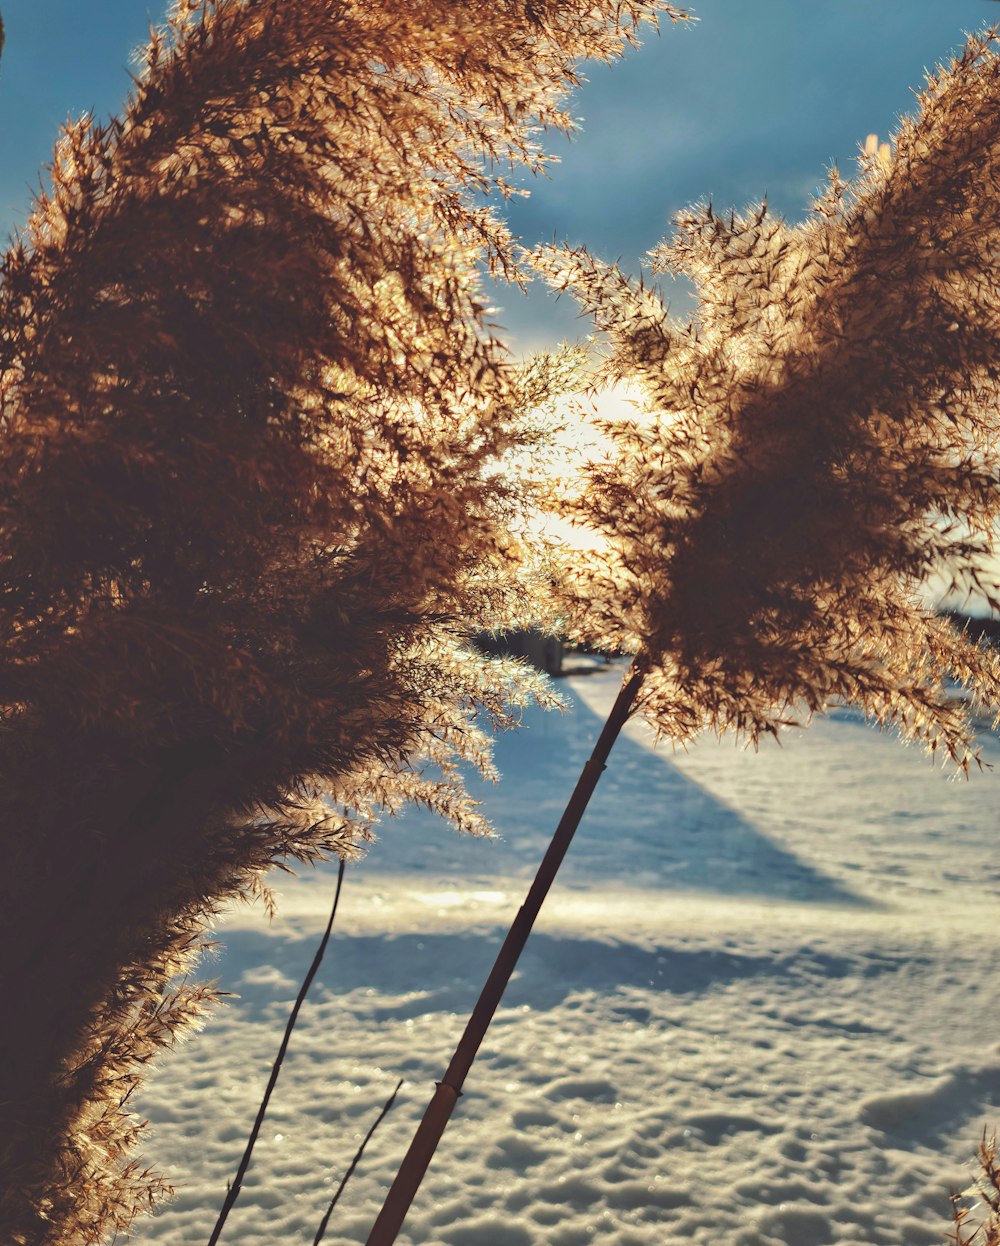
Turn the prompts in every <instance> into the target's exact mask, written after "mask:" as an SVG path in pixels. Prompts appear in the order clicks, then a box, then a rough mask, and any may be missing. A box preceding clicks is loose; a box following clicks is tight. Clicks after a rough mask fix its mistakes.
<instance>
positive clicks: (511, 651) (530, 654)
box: [473, 627, 563, 675]
mask: <svg viewBox="0 0 1000 1246" xmlns="http://www.w3.org/2000/svg"><path fill="white" fill-rule="evenodd" d="M473 643H474V644H475V646H476V648H477V649H479V650H481V651H482V652H483V653H490V654H493V656H494V657H511V658H524V659H525V660H526V661H527V662H530V663H531V665H532V666H534V667H536V668H537V669H538V670H540V671H545V673H546V674H547V675H561V674H562V664H563V641H562V639H561V637H559V636H547V635H546V634H545V633H544V632H541V631H539V630H538V628H537V627H524V628H518V629H517V630H515V631H512V632H479V633H478V634H477V635H476V636H475V637H474V638H473Z"/></svg>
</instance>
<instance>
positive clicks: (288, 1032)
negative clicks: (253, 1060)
mask: <svg viewBox="0 0 1000 1246" xmlns="http://www.w3.org/2000/svg"><path fill="white" fill-rule="evenodd" d="M343 883H344V861H343V859H341V862H340V868H339V869H338V871H337V890H336V893H335V894H334V897H333V908H332V909H331V910H330V920H329V921H328V922H327V923H326V930H324V931H323V937H322V939H320V941H319V946H318V947H317V949H316V955H315V956H314V957H313V959H312V964H311V965H310V966H309V972H308V973H307V974H306V976H305V978H304V979H303V980H302V985H301V986H300V987H299V993H298V995H297V996H296V999H295V1003H294V1004H293V1005H292V1011H291V1012H290V1013H289V1016H288V1022H287V1024H286V1025H285V1033H284V1037H283V1038H282V1040H281V1046H280V1047H279V1048H278V1054H277V1055H276V1056H275V1058H274V1064H273V1065H272V1066H271V1076H270V1077H269V1078H268V1079H267V1087H266V1089H265V1091H264V1097H263V1098H262V1099H261V1101H260V1107H259V1108H258V1109H257V1119H256V1120H255V1121H254V1123H253V1128H252V1129H251V1130H250V1137H249V1138H248V1140H247V1145H246V1149H245V1150H244V1152H243V1158H242V1159H241V1160H240V1166H239V1168H237V1170H236V1176H235V1177H234V1178H233V1181H232V1184H231V1185H230V1186H229V1188H228V1189H227V1190H226V1201H225V1202H224V1203H223V1204H222V1210H221V1211H220V1212H219V1218H218V1220H217V1221H216V1222H215V1228H214V1229H213V1230H212V1236H211V1237H210V1238H209V1239H208V1246H215V1243H216V1242H217V1241H218V1240H219V1235H220V1234H221V1233H222V1229H223V1226H224V1225H225V1223H226V1220H227V1218H228V1216H229V1213H230V1211H232V1209H233V1204H234V1203H235V1202H236V1200H237V1199H238V1198H239V1196H240V1188H241V1187H242V1185H243V1178H244V1176H245V1175H246V1171H247V1169H248V1168H249V1167H250V1156H251V1155H252V1154H253V1149H254V1145H255V1144H256V1142H257V1135H258V1134H259V1133H260V1127H261V1125H263V1123H264V1114H265V1112H266V1111H267V1105H268V1103H270V1101H271V1092H272V1091H273V1090H274V1087H275V1083H276V1082H277V1080H278V1074H279V1073H280V1072H281V1066H282V1064H284V1062H285V1052H286V1051H287V1050H288V1043H289V1040H290V1039H291V1037H292V1030H294V1029H295V1022H296V1021H297V1020H298V1016H299V1011H300V1009H301V1008H302V1005H303V1003H304V1002H305V998H306V994H307V993H308V991H309V987H310V986H311V985H312V980H313V978H315V977H316V973H317V970H318V969H319V967H320V963H321V961H322V960H323V953H324V952H325V951H326V945H327V944H328V943H329V942H330V932H331V931H332V930H333V921H334V918H335V917H336V916H337V905H338V904H339V902H340V889H341V887H342V886H343Z"/></svg>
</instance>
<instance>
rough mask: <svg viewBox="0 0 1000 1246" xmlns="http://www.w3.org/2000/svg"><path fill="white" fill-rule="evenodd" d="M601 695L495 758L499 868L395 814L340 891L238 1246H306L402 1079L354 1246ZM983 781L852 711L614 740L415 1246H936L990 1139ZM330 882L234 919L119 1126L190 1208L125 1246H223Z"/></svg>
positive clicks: (370, 1166)
mask: <svg viewBox="0 0 1000 1246" xmlns="http://www.w3.org/2000/svg"><path fill="white" fill-rule="evenodd" d="M620 678H621V670H620V668H617V669H616V668H602V667H600V666H594V667H592V668H591V667H585V668H584V669H582V670H581V671H580V672H579V673H578V674H575V675H571V676H570V677H569V678H568V679H566V680H564V681H563V687H564V689H565V691H566V692H567V696H568V697H569V699H570V701H571V705H572V709H571V712H569V713H567V714H565V715H555V714H551V715H543V714H541V713H539V714H537V715H532V716H530V717H529V718H528V719H527V720H526V722H525V725H524V727H523V728H522V730H521V731H520V732H518V733H516V734H513V735H510V736H507V737H504V738H502V739H501V740H500V741H499V742H498V750H497V751H498V760H499V764H500V767H501V769H502V771H503V773H504V776H505V778H504V780H503V782H502V783H501V785H500V786H499V787H498V788H496V789H488V790H487V791H485V792H484V796H485V798H486V800H487V801H488V805H487V809H488V812H490V813H491V815H492V817H493V819H494V821H495V823H496V825H497V827H498V830H499V831H500V833H501V835H502V839H501V840H498V841H481V840H461V839H460V838H458V837H457V836H456V835H455V833H454V832H452V831H450V830H448V829H446V828H444V827H443V826H440V825H438V824H436V823H435V822H434V821H433V820H432V819H430V818H429V817H424V816H420V815H418V814H410V815H407V816H406V817H404V818H401V819H399V820H398V821H395V822H391V823H390V824H388V825H387V826H386V827H385V831H384V834H383V836H382V838H381V839H380V840H379V841H378V842H377V843H376V844H375V845H374V846H373V847H372V849H371V851H370V853H369V855H368V857H367V859H366V860H365V861H364V862H363V863H361V864H359V865H356V866H351V867H349V868H348V871H347V875H346V879H345V884H344V893H343V897H342V901H341V908H340V913H339V915H338V919H337V926H336V929H335V934H334V938H333V941H332V943H331V946H330V948H329V950H328V953H327V959H326V961H325V962H324V965H323V968H322V970H321V972H320V976H319V978H318V979H317V981H316V983H315V985H314V988H313V991H312V994H311V996H310V999H309V1002H308V1003H307V1004H306V1006H305V1008H304V1009H303V1013H302V1016H301V1018H300V1022H299V1028H298V1029H297V1031H296V1033H295V1036H294V1037H293V1039H292V1045H291V1048H290V1052H289V1058H288V1060H287V1062H286V1065H285V1069H284V1071H283V1074H282V1078H281V1080H280V1081H279V1083H278V1089H277V1092H276V1095H275V1098H274V1100H273V1101H272V1107H271V1110H270V1113H269V1115H268V1117H267V1120H266V1122H265V1125H264V1130H263V1132H262V1135H261V1139H260V1142H259V1143H258V1147H257V1150H256V1153H255V1158H254V1162H253V1164H252V1166H251V1169H250V1171H249V1173H248V1177H247V1180H246V1183H245V1185H244V1189H243V1192H242V1195H241V1198H240V1201H239V1202H238V1204H237V1207H236V1209H235V1211H234V1212H233V1214H232V1216H231V1217H230V1220H229V1222H228V1226H227V1229H226V1233H225V1234H224V1236H223V1242H224V1243H225V1242H229V1243H233V1246H236V1244H237V1243H239V1246H265V1244H266V1246H272V1244H273V1243H275V1242H281V1243H282V1246H293V1244H295V1243H306V1244H307V1246H308V1243H311V1242H312V1240H313V1235H314V1233H315V1231H316V1227H317V1225H318V1223H319V1220H320V1218H321V1216H322V1214H323V1212H324V1210H325V1208H326V1204H327V1202H328V1201H329V1198H330V1197H331V1195H332V1193H333V1191H334V1190H335V1189H336V1186H337V1184H338V1182H339V1180H340V1178H341V1176H342V1174H343V1172H344V1171H345V1169H346V1167H347V1165H348V1163H349V1162H350V1159H351V1157H352V1156H353V1154H354V1152H355V1150H356V1148H357V1146H358V1144H359V1142H360V1140H361V1138H362V1137H363V1136H364V1134H365V1132H366V1131H367V1129H368V1127H369V1125H370V1124H371V1123H372V1121H373V1120H374V1119H375V1117H376V1115H377V1114H378V1112H379V1110H380V1108H381V1105H382V1104H383V1102H384V1101H385V1099H386V1098H387V1097H388V1095H389V1094H390V1092H391V1091H392V1088H393V1086H394V1085H395V1084H396V1081H397V1080H398V1078H400V1077H403V1078H405V1079H406V1084H405V1085H404V1087H403V1090H402V1091H401V1093H400V1098H399V1100H398V1101H397V1105H396V1107H395V1109H394V1110H393V1112H392V1113H391V1114H390V1116H389V1117H388V1118H387V1119H386V1121H385V1122H384V1123H383V1125H382V1127H381V1129H380V1130H379V1131H378V1132H377V1133H376V1135H375V1137H374V1139H373V1141H372V1143H371V1144H370V1146H369V1148H368V1151H367V1152H366V1155H365V1158H364V1160H363V1162H362V1166H361V1167H360V1169H359V1170H358V1172H357V1173H356V1174H355V1177H354V1178H353V1179H352V1181H351V1183H350V1185H349V1186H348V1188H347V1191H346V1192H345V1195H344V1197H343V1199H342V1200H341V1203H340V1205H339V1206H338V1208H337V1211H336V1212H335V1213H334V1217H333V1219H332V1221H331V1224H330V1227H329V1230H328V1232H327V1236H326V1237H325V1238H324V1241H325V1242H326V1243H328V1244H329V1246H348V1244H350V1246H355V1244H360V1243H363V1242H364V1241H365V1239H366V1237H367V1234H368V1231H369V1229H370V1227H371V1224H372V1222H373V1220H374V1217H375V1215H376V1213H377V1210H378V1208H379V1206H380V1205H381V1199H382V1197H383V1195H384V1191H385V1189H386V1187H387V1185H388V1183H389V1181H390V1180H391V1178H392V1175H393V1173H394V1172H395V1168H396V1165H397V1164H398V1162H399V1160H400V1158H401V1157H402V1154H403V1152H404V1151H405V1148H406V1146H407V1144H408V1142H409V1139H410V1137H411V1136H412V1132H413V1129H414V1127H415V1125H416V1122H417V1120H418V1119H419V1116H420V1114H421V1113H422V1111H423V1108H424V1106H425V1105H426V1102H427V1100H428V1099H429V1097H430V1094H431V1093H432V1090H433V1082H434V1080H435V1078H437V1077H439V1076H440V1075H441V1072H442V1071H443V1069H444V1067H445V1065H446V1064H447V1061H448V1058H449V1057H450V1055H451V1051H452V1049H453V1047H454V1044H455V1042H456V1041H457V1039H458V1037H459V1034H460V1033H461V1029H462V1026H463V1025H464V1021H465V1018H466V1016H467V1014H468V1012H469V1010H470V1009H471V1007H472V1005H473V1004H474V1002H475V999H476V996H477V994H478V991H479V987H480V985H481V983H482V980H483V978H484V977H485V975H486V973H487V971H488V969H489V966H490V964H491V963H492V958H493V956H494V954H495V951H496V949H497V947H498V946H499V942H500V940H501V938H502V935H503V933H504V930H505V928H506V925H507V924H508V922H509V921H510V919H511V918H512V917H513V915H514V913H515V911H516V909H517V907H518V905H519V903H520V901H521V899H522V898H523V893H524V891H525V889H526V886H527V882H528V880H529V879H530V877H531V875H532V874H533V873H534V870H535V867H536V865H537V863H538V860H539V859H540V856H541V854H542V851H543V849H544V845H545V843H546V841H547V839H548V837H549V835H550V834H551V831H552V829H553V827H554V826H555V823H556V821H557V819H558V816H559V813H560V812H561V810H562V807H563V804H564V802H565V799H566V797H567V795H568V793H569V791H570V789H571V787H572V785H573V782H574V781H575V777H576V774H577V773H578V771H579V768H580V766H581V764H582V763H583V761H584V760H585V758H586V756H587V755H588V754H589V751H590V748H591V747H592V744H593V741H594V739H595V738H596V735H597V731H598V730H599V726H600V722H601V720H602V719H603V716H604V714H605V713H606V712H607V709H608V708H609V707H610V704H611V701H612V699H613V697H614V694H615V692H616V690H617V686H618V683H619V681H620ZM983 748H984V760H985V761H986V762H993V763H997V762H1000V742H998V741H997V739H995V738H993V737H989V736H988V737H986V738H985V739H984V741H983ZM998 782H1000V781H998V776H997V773H996V772H995V771H994V772H990V771H987V772H986V773H983V774H974V775H973V777H972V778H971V780H969V781H968V782H965V781H949V779H948V777H947V775H946V774H944V773H943V772H942V771H941V770H940V768H936V767H935V766H934V765H933V764H932V763H931V762H930V761H929V760H928V759H927V758H926V757H925V756H924V755H923V754H921V753H920V752H919V751H917V750H916V749H914V748H905V747H903V746H902V745H900V744H899V743H898V742H897V741H896V740H894V739H892V738H889V737H886V736H882V735H879V734H878V733H877V732H876V731H875V730H873V729H872V728H871V727H869V726H868V725H866V724H865V723H864V722H863V721H861V719H860V718H859V717H858V716H856V715H855V714H853V713H850V712H848V711H846V710H845V711H835V712H834V713H832V714H831V715H830V716H829V717H828V718H825V719H822V720H819V721H817V722H815V723H814V724H813V725H812V726H810V727H809V728H807V729H803V730H791V731H789V732H788V733H786V735H785V736H784V737H783V746H780V747H779V746H778V745H771V746H769V747H762V749H761V751H760V752H759V753H757V754H754V753H752V752H747V751H742V750H740V749H739V748H738V747H736V746H735V745H734V744H733V742H732V741H731V740H725V741H722V742H718V741H715V740H712V739H704V740H701V741H699V742H698V744H697V745H696V747H694V748H692V749H691V751H690V752H689V753H686V754H680V755H674V754H673V753H672V752H671V751H670V749H669V748H668V747H664V746H662V745H661V746H660V747H659V748H657V749H656V750H655V751H654V750H653V747H652V741H651V738H650V737H649V735H648V733H647V732H646V731H645V729H644V728H643V727H642V726H641V725H640V724H637V723H634V724H630V725H629V727H628V729H627V734H626V735H625V736H623V738H622V739H621V740H620V741H619V742H618V744H617V745H616V747H615V750H614V752H613V753H612V756H611V760H610V764H609V767H608V770H607V773H606V774H605V776H604V777H603V779H602V781H601V784H600V785H599V787H598V792H597V795H596V796H595V798H594V801H593V803H592V805H591V808H590V810H589V812H588V814H587V816H586V818H585V820H584V823H583V825H582V827H581V829H580V831H579V833H578V835H577V839H576V841H575V842H574V844H573V847H572V848H571V850H570V854H569V857H568V858H567V861H566V863H565V866H564V868H563V872H562V873H561V875H560V878H559V880H558V881H557V884H556V887H555V889H554V891H553V894H552V896H551V897H550V899H549V902H548V903H547V905H546V909H545V911H544V912H543V914H542V917H541V919H540V921H539V924H538V926H537V927H536V932H535V934H534V935H533V936H532V938H531V941H530V942H529V945H528V949H527V951H526V953H525V955H524V957H523V959H522V962H521V966H520V968H519V970H518V973H517V975H516V978H515V980H514V981H513V982H512V984H511V986H510V988H509V990H508V993H507V995H506V997H505V1000H504V1003H503V1005H502V1006H501V1008H500V1010H499V1012H498V1014H497V1019H496V1021H495V1022H494V1025H493V1028H492V1029H491V1031H490V1033H489V1035H488V1036H487V1040H486V1043H485V1045H484V1048H483V1052H482V1054H481V1056H480V1059H479V1061H477V1063H476V1065H475V1066H474V1067H473V1070H472V1073H471V1075H470V1078H469V1080H468V1082H467V1083H466V1093H465V1094H464V1096H463V1098H462V1100H461V1102H460V1104H459V1107H458V1110H457V1112H456V1114H455V1117H454V1118H453V1120H452V1122H451V1125H450V1126H449V1128H448V1131H447V1132H446V1134H445V1137H444V1140H443V1142H442V1145H441V1147H440V1149H439V1151H438V1153H437V1156H436V1157H435V1159H434V1161H433V1163H432V1166H431V1169H430V1171H429V1173H428V1175H427V1178H426V1179H425V1182H424V1185H423V1187H422V1189H421V1191H420V1193H419V1195H418V1197H417V1201H416V1202H415V1204H414V1207H413V1209H412V1211H411V1213H410V1216H409V1219H408V1221H407V1224H406V1227H405V1230H404V1232H403V1234H402V1235H401V1237H400V1239H399V1241H400V1243H409V1244H411V1246H416V1244H418V1243H419V1244H421V1246H537V1244H541V1243H544V1246H590V1244H591V1243H601V1246H664V1244H665V1243H674V1242H676V1243H680V1242H685V1243H709V1242H711V1243H713V1246H717V1244H719V1243H725V1244H726V1246H774V1244H777V1243H784V1244H785V1246H826V1244H834V1243H836V1244H838V1246H847V1244H848V1243H865V1246H877V1244H878V1243H894V1244H895V1246H911V1244H912V1246H923V1244H924V1243H927V1244H930V1243H941V1242H942V1241H943V1238H944V1235H945V1234H946V1232H947V1231H948V1227H949V1226H948V1198H947V1194H948V1190H949V1189H955V1190H959V1189H962V1188H964V1187H965V1186H967V1185H968V1184H969V1181H970V1179H971V1160H972V1157H973V1154H974V1151H975V1148H976V1144H977V1142H978V1139H979V1137H980V1135H981V1132H982V1129H983V1126H984V1124H985V1123H987V1122H1000V1045H998V1039H1000V999H998V993H997V991H996V989H995V984H994V983H992V982H991V981H990V974H991V970H992V968H993V966H995V964H996V961H997V951H998V937H997V925H996V917H995V914H996V905H997V898H998V894H1000V852H998V850H997V835H996V823H997V808H998V806H1000V801H998V795H1000V791H998ZM334 881H335V871H334V870H332V868H329V867H328V868H326V869H325V870H324V871H322V872H319V873H318V874H317V875H316V876H314V877H310V878H303V879H293V880H291V881H290V882H288V883H287V884H284V885H283V886H282V895H281V912H280V916H279V918H278V919H277V920H276V921H275V922H274V923H273V924H271V925H268V924H267V922H266V919H265V918H264V916H263V915H262V914H261V913H260V912H259V911H257V910H255V909H245V908H244V909H240V910H237V911H234V912H233V913H232V914H231V915H230V916H229V917H228V918H227V920H226V921H225V923H224V925H223V927H222V929H221V930H220V935H219V937H220V941H221V942H220V947H219V950H218V956H217V960H216V962H215V963H214V964H212V963H209V964H208V965H207V966H206V969H205V972H206V974H208V975H213V976H214V975H217V976H218V978H219V984H220V987H221V988H222V989H224V990H227V991H232V992H234V993H235V997H234V998H233V999H231V1000H230V1001H229V1002H228V1004H227V1005H226V1006H225V1007H224V1008H223V1009H222V1010H221V1011H220V1012H219V1013H218V1014H217V1015H216V1016H215V1017H214V1018H213V1019H212V1020H211V1022H210V1023H209V1025H208V1026H207V1027H206V1029H205V1030H204V1031H203V1032H202V1033H201V1034H199V1035H197V1036H196V1037H195V1038H193V1039H192V1040H191V1041H189V1042H188V1043H187V1044H186V1045H185V1046H184V1047H182V1048H181V1049H180V1050H179V1051H177V1052H175V1053H174V1054H172V1055H171V1056H169V1057H168V1058H167V1059H165V1060H164V1061H163V1063H162V1066H161V1067H160V1068H159V1070H158V1071H157V1072H156V1073H155V1074H154V1076H153V1077H152V1078H151V1079H150V1082H149V1084H148V1085H147V1087H146V1088H145V1090H144V1092H143V1095H142V1099H141V1101H140V1102H139V1103H138V1104H137V1105H136V1106H137V1109H138V1110H139V1111H141V1112H143V1113H145V1114H148V1115H149V1116H150V1118H151V1120H152V1122H153V1124H152V1126H151V1127H150V1130H149V1132H148V1135H147V1142H146V1147H145V1157H144V1158H145V1161H146V1162H147V1163H150V1164H153V1165H155V1166H157V1167H159V1168H160V1169H161V1170H163V1171H164V1172H165V1174H166V1175H167V1176H168V1177H169V1178H170V1179H171V1180H172V1181H173V1182H175V1183H176V1185H177V1187H178V1193H177V1196H176V1198H175V1199H174V1200H173V1201H172V1202H170V1203H168V1204H166V1205H165V1206H164V1207H163V1209H162V1210H161V1211H160V1213H159V1214H158V1215H157V1216H156V1217H155V1218H154V1219H152V1220H147V1221H145V1222H142V1223H140V1224H138V1225H137V1226H136V1229H135V1236H134V1238H133V1240H138V1241H141V1242H162V1243H165V1244H166V1243H169V1244H170V1246H187V1244H189V1243H190V1244H192V1246H194V1244H195V1243H198V1244H200V1243H203V1242H204V1241H206V1240H207V1238H208V1234H209V1232H210V1230H211V1227H212V1224H213V1223H214V1220H215V1216H216V1214H217V1210H218V1207H219V1204H220V1203H221V1200H222V1198H223V1196H224V1192H225V1188H226V1181H227V1179H228V1178H230V1177H231V1175H232V1173H233V1171H234V1170H235V1167H236V1164H237V1161H238V1158H239V1155H240V1154H241V1152H242V1148H243V1145H244V1142H245V1139H246V1135H247V1131H248V1129H249V1126H250V1123H251V1122H252V1120H253V1116H254V1112H255V1110H256V1106H257V1103H258V1101H259V1098H260V1094H261V1091H262V1088H263V1084H264V1082H265V1080H266V1077H267V1073H268V1070H269V1068H270V1063H271V1060H272V1059H273V1056H274V1053H275V1050H276V1047H277V1044H278V1041H279V1038H280V1034H281V1029H282V1027H283V1025H284V1022H285V1019H286V1017H287V1014H288V1011H289V1008H290V1005H291V1002H292V1000H293V998H294V995H295V991H296V989H297V986H298V983H299V981H300V980H301V977H302V975H303V973H304V972H305V969H306V967H307V965H308V963H309V961H310V959H311V956H312V953H313V950H314V947H315V943H316V941H317V938H318V935H319V933H320V931H321V929H322V925H323V923H324V920H325V917H326V913H327V910H328V906H329V904H330V902H331V899H332V894H333V884H334Z"/></svg>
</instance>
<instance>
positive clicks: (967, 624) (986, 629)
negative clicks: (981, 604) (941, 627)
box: [943, 610, 1000, 645]
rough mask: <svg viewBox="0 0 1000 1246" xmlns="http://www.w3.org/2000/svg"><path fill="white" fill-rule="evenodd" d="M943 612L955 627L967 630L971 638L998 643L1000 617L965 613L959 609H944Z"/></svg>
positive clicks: (999, 642) (993, 643) (992, 643)
mask: <svg viewBox="0 0 1000 1246" xmlns="http://www.w3.org/2000/svg"><path fill="white" fill-rule="evenodd" d="M943 613H944V616H945V618H947V619H950V620H951V621H952V623H953V624H954V625H955V626H956V627H957V628H960V629H962V630H964V631H965V632H967V633H968V635H969V636H970V637H971V639H972V640H976V641H983V640H985V641H986V642H987V643H988V644H991V645H1000V619H998V618H996V617H995V616H991V615H976V614H965V613H964V612H963V611H961V610H945V611H943Z"/></svg>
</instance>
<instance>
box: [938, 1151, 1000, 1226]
mask: <svg viewBox="0 0 1000 1246" xmlns="http://www.w3.org/2000/svg"><path fill="white" fill-rule="evenodd" d="M978 1160H979V1171H978V1173H977V1175H976V1180H975V1182H974V1183H973V1185H972V1187H971V1189H969V1190H967V1191H966V1193H965V1195H961V1194H953V1195H952V1198H951V1206H952V1219H953V1221H954V1225H955V1228H954V1230H953V1232H952V1233H951V1234H950V1235H949V1238H948V1240H949V1241H950V1242H952V1243H954V1246H1000V1155H998V1154H997V1140H996V1135H995V1134H992V1135H990V1134H987V1132H986V1131H985V1130H983V1136H982V1140H981V1141H980V1143H979V1156H978ZM969 1196H971V1197H973V1198H974V1199H975V1203H974V1204H973V1205H969V1204H966V1205H965V1206H963V1205H962V1199H963V1197H969ZM977 1212H978V1213H979V1214H978V1215H977V1214H976V1213H977Z"/></svg>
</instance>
